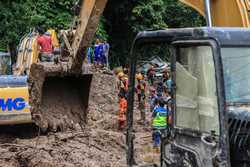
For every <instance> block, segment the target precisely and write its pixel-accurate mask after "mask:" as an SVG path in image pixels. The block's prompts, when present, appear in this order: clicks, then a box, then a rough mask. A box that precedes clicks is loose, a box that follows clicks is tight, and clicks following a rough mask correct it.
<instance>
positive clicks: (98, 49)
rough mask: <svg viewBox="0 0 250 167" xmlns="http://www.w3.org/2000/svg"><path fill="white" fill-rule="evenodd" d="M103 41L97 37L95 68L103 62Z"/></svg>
mask: <svg viewBox="0 0 250 167" xmlns="http://www.w3.org/2000/svg"><path fill="white" fill-rule="evenodd" d="M101 47H102V46H101V42H100V40H99V39H96V42H95V46H94V66H95V68H97V67H99V66H100V64H101Z"/></svg>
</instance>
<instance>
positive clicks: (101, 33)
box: [94, 17, 108, 41]
mask: <svg viewBox="0 0 250 167" xmlns="http://www.w3.org/2000/svg"><path fill="white" fill-rule="evenodd" d="M96 38H98V39H101V40H102V41H106V40H108V34H107V31H106V29H105V18H104V17H101V20H100V23H99V25H98V27H97V30H96V35H95V39H96ZM95 39H94V41H95Z"/></svg>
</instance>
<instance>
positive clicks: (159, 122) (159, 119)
mask: <svg viewBox="0 0 250 167" xmlns="http://www.w3.org/2000/svg"><path fill="white" fill-rule="evenodd" d="M155 110H156V111H154V112H156V115H155V117H154V119H153V127H155V128H166V127H167V115H168V114H167V110H166V109H165V108H161V107H159V108H156V109H155Z"/></svg>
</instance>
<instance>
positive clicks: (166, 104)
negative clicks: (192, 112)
mask: <svg viewBox="0 0 250 167" xmlns="http://www.w3.org/2000/svg"><path fill="white" fill-rule="evenodd" d="M155 73H156V72H155V70H154V67H153V66H152V67H151V68H150V69H148V71H147V73H146V74H144V73H143V72H138V73H137V74H136V86H135V90H136V91H135V93H136V95H137V104H138V110H139V111H140V120H139V122H140V123H141V124H142V125H147V124H148V121H147V118H146V115H147V114H146V112H147V111H149V112H151V113H152V114H151V125H152V139H153V146H154V148H155V149H156V151H157V152H159V151H160V143H161V138H162V137H163V136H165V135H166V134H167V130H168V126H169V124H171V123H172V117H171V115H172V114H171V110H172V100H171V90H172V79H171V76H170V72H169V70H167V69H166V70H164V71H163V76H162V77H161V78H160V79H159V78H156V77H155ZM117 78H118V82H117V88H118V90H119V94H118V97H119V105H120V110H119V117H118V127H119V130H123V129H124V128H125V127H126V110H127V93H128V70H127V69H124V70H123V71H121V72H119V73H118V74H117Z"/></svg>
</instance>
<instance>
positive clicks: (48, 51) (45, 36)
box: [37, 28, 54, 62]
mask: <svg viewBox="0 0 250 167" xmlns="http://www.w3.org/2000/svg"><path fill="white" fill-rule="evenodd" d="M38 33H39V37H38V38H37V44H38V46H40V50H39V54H40V58H41V61H42V62H53V61H54V55H53V45H52V39H51V35H50V34H49V33H48V32H46V33H44V31H43V30H42V29H41V28H38Z"/></svg>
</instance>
